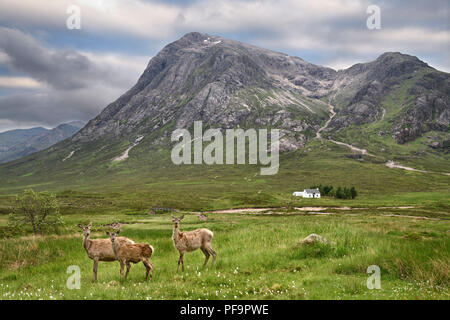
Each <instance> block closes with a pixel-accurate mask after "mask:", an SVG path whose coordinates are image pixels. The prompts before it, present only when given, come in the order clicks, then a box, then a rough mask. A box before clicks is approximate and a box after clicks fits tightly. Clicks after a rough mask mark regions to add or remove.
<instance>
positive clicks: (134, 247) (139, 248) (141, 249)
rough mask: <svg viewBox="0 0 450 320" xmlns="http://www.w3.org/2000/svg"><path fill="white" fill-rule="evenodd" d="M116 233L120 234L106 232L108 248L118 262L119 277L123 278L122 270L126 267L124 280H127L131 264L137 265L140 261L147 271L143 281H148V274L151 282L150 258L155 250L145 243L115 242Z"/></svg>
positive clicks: (116, 238) (151, 265)
mask: <svg viewBox="0 0 450 320" xmlns="http://www.w3.org/2000/svg"><path fill="white" fill-rule="evenodd" d="M118 233H120V230H118V231H117V232H116V233H114V232H113V233H109V232H106V234H107V235H108V236H109V237H110V239H111V243H110V246H111V247H112V250H113V251H114V254H115V256H116V259H117V260H119V262H120V275H122V276H123V269H124V266H125V265H126V266H127V272H126V274H125V279H127V277H128V273H129V272H130V268H131V263H139V262H141V261H142V263H143V264H144V266H145V269H146V271H147V272H146V274H145V281H148V274H149V272H150V280H152V277H153V264H152V263H150V257H151V256H152V254H153V253H154V252H155V249H154V248H153V247H152V246H151V245H149V244H147V243H132V244H130V243H123V242H122V243H121V242H120V241H117V240H118V239H119V238H118V237H117V234H118Z"/></svg>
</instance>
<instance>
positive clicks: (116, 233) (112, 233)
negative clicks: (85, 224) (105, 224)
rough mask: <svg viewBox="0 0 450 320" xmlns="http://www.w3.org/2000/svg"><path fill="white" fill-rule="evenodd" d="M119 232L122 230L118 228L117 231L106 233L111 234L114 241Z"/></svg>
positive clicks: (110, 236)
mask: <svg viewBox="0 0 450 320" xmlns="http://www.w3.org/2000/svg"><path fill="white" fill-rule="evenodd" d="M119 233H120V230H117V231H116V232H111V233H110V232H108V231H106V234H107V235H108V236H109V238H110V239H111V242H112V243H114V241H115V240H116V237H117V235H118V234H119Z"/></svg>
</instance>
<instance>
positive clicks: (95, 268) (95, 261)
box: [92, 259, 98, 281]
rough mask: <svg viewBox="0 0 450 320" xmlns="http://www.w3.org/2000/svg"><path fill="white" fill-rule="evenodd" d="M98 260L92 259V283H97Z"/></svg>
mask: <svg viewBox="0 0 450 320" xmlns="http://www.w3.org/2000/svg"><path fill="white" fill-rule="evenodd" d="M97 267H98V259H94V268H93V270H92V281H97Z"/></svg>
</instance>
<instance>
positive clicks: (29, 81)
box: [0, 76, 45, 89]
mask: <svg viewBox="0 0 450 320" xmlns="http://www.w3.org/2000/svg"><path fill="white" fill-rule="evenodd" d="M44 87H45V85H44V84H43V83H41V82H39V81H36V80H34V79H33V78H28V77H9V76H0V88H24V89H37V88H44Z"/></svg>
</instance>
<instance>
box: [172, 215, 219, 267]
mask: <svg viewBox="0 0 450 320" xmlns="http://www.w3.org/2000/svg"><path fill="white" fill-rule="evenodd" d="M183 218H184V215H182V216H181V217H180V218H175V217H174V216H173V215H172V221H173V234H172V239H173V244H174V246H175V248H176V249H177V250H178V251H179V252H180V258H179V259H178V268H177V272H178V270H179V269H180V264H181V268H182V270H183V271H184V254H185V253H186V252H191V251H195V250H197V249H199V248H200V249H201V250H202V252H203V254H204V255H205V262H204V263H203V267H205V266H206V264H207V263H208V259H209V256H210V255H212V256H213V260H212V264H211V266H214V261H216V252H215V251H214V250H213V249H212V248H211V241H212V238H213V233H212V231H211V230H208V229H205V228H202V229H197V230H194V231H187V232H181V231H180V230H179V225H180V221H181V220H182V219H183Z"/></svg>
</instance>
